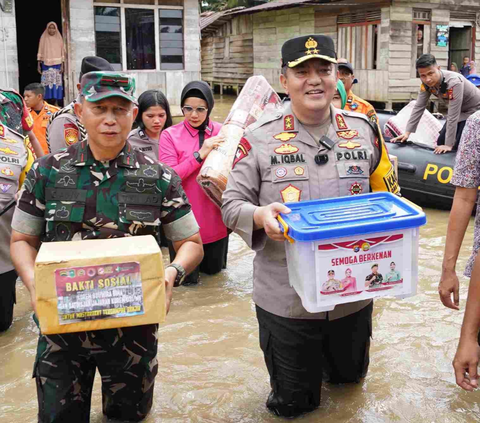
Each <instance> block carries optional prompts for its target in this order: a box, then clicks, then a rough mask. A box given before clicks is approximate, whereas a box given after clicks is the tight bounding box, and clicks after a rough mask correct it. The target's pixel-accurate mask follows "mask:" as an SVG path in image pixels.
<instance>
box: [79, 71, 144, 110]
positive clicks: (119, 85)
mask: <svg viewBox="0 0 480 423" xmlns="http://www.w3.org/2000/svg"><path fill="white" fill-rule="evenodd" d="M134 93H135V78H134V77H133V76H132V75H128V74H125V73H119V72H88V73H86V74H85V75H83V76H82V80H81V82H80V96H82V97H84V98H85V100H87V101H91V102H95V101H99V100H103V99H104V98H109V97H122V98H124V99H126V100H128V101H131V102H133V103H135V102H136V99H135V97H134Z"/></svg>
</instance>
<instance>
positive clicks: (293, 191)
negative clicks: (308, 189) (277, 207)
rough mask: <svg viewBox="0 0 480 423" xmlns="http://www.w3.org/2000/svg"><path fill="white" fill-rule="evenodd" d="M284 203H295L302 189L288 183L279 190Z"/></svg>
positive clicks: (298, 199)
mask: <svg viewBox="0 0 480 423" xmlns="http://www.w3.org/2000/svg"><path fill="white" fill-rule="evenodd" d="M280 194H281V195H282V200H283V202H284V203H296V202H298V201H300V198H301V196H302V190H301V189H299V188H297V187H296V186H295V185H292V184H289V185H288V187H286V188H284V189H282V190H281V191H280Z"/></svg>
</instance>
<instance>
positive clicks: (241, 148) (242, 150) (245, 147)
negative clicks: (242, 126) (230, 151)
mask: <svg viewBox="0 0 480 423" xmlns="http://www.w3.org/2000/svg"><path fill="white" fill-rule="evenodd" d="M251 149H252V146H251V145H250V143H249V142H248V140H247V139H245V138H242V139H241V140H240V142H239V143H238V147H237V152H236V153H235V159H234V160H233V166H232V169H233V168H234V167H235V165H236V164H237V163H238V162H239V161H240V160H242V159H244V158H245V157H247V156H248V152H249V151H250V150H251Z"/></svg>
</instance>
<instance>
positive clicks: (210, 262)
mask: <svg viewBox="0 0 480 423" xmlns="http://www.w3.org/2000/svg"><path fill="white" fill-rule="evenodd" d="M180 105H181V107H182V111H183V114H184V116H185V119H184V121H183V122H181V123H178V124H177V125H174V126H171V127H170V128H168V129H165V130H164V131H162V135H161V136H160V155H159V158H160V161H161V162H163V163H165V164H167V165H169V166H170V167H172V168H173V169H174V170H175V171H176V172H177V173H178V175H179V176H180V178H181V179H182V185H183V188H184V190H185V193H186V194H187V197H188V200H189V201H190V204H191V205H192V210H193V213H194V215H195V218H196V219H197V222H198V224H199V225H200V235H201V237H202V241H203V248H204V252H205V255H204V258H203V261H202V262H201V263H200V266H198V267H197V268H196V269H195V270H194V271H193V272H192V273H191V274H190V275H188V276H187V277H186V278H185V280H184V282H183V285H194V284H196V283H198V276H199V272H200V271H201V272H203V273H207V274H209V275H213V274H215V273H218V272H220V271H221V270H222V269H224V268H225V267H226V265H227V252H228V233H227V228H226V226H225V225H224V224H223V221H222V214H221V212H220V209H219V208H218V207H217V206H216V205H215V204H214V203H213V202H212V201H211V200H210V199H209V198H208V197H207V195H206V194H205V193H204V192H203V190H202V188H201V187H200V185H199V184H198V183H197V181H196V179H197V175H198V173H199V172H200V169H201V167H202V163H203V161H204V160H205V158H206V157H207V156H208V155H209V154H210V152H211V151H212V150H213V148H214V147H215V146H217V145H219V144H220V143H222V142H223V141H224V138H223V137H222V136H220V135H218V132H219V131H220V128H221V127H222V125H221V124H219V123H218V122H213V121H211V120H210V118H209V117H210V113H211V112H212V109H213V105H214V100H213V93H212V90H211V89H210V87H209V86H208V84H207V83H205V82H203V81H193V82H190V83H189V84H187V85H186V86H185V88H184V89H183V91H182V97H181V102H180ZM169 250H170V260H173V259H174V258H175V251H174V250H173V246H172V244H171V243H170V244H169Z"/></svg>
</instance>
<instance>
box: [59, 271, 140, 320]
mask: <svg viewBox="0 0 480 423" xmlns="http://www.w3.org/2000/svg"><path fill="white" fill-rule="evenodd" d="M55 286H56V288H57V299H58V317H59V323H60V324H61V325H66V324H69V323H77V322H82V321H86V320H98V319H105V318H109V319H111V318H117V317H130V316H136V315H139V314H144V313H145V311H144V307H143V290H142V276H141V273H140V263H138V262H128V263H113V264H107V265H100V266H85V267H71V268H65V269H57V270H56V271H55Z"/></svg>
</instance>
